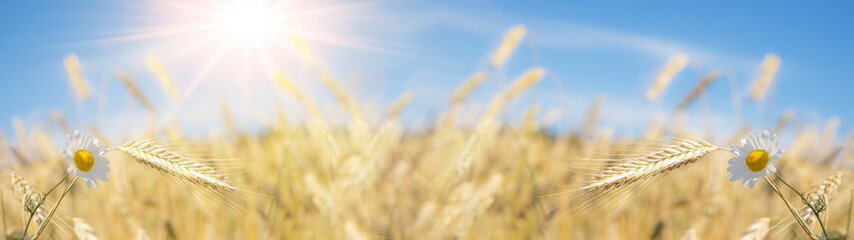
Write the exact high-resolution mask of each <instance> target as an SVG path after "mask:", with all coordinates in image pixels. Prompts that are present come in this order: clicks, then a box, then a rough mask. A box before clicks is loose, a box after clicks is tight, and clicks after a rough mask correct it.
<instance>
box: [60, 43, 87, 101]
mask: <svg viewBox="0 0 854 240" xmlns="http://www.w3.org/2000/svg"><path fill="white" fill-rule="evenodd" d="M63 63H64V64H65V71H66V72H68V80H69V81H71V85H74V90H77V96H78V97H80V99H82V100H86V99H89V88H88V87H87V86H86V79H85V78H83V71H82V70H81V68H80V61H79V60H77V55H75V54H73V53H69V54H68V55H66V56H65V59H64V60H63Z"/></svg>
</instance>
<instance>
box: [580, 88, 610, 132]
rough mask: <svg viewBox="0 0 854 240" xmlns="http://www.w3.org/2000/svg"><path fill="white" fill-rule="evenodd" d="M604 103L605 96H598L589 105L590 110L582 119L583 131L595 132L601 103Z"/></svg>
mask: <svg viewBox="0 0 854 240" xmlns="http://www.w3.org/2000/svg"><path fill="white" fill-rule="evenodd" d="M604 101H605V95H603V94H599V95H597V96H596V99H593V102H592V103H590V109H588V110H587V116H586V117H585V118H584V131H586V132H588V133H594V132H595V131H596V123H597V122H598V121H599V115H600V112H601V111H602V102H604Z"/></svg>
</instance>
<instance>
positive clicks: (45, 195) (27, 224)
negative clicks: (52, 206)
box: [22, 173, 69, 239]
mask: <svg viewBox="0 0 854 240" xmlns="http://www.w3.org/2000/svg"><path fill="white" fill-rule="evenodd" d="M68 174H69V173H65V176H62V180H59V182H57V183H56V185H53V187H52V188H50V190H47V192H46V193H45V194H44V196H42V199H40V200H39V204H38V205H36V208H35V209H39V208H40V207H42V205H44V202H45V200H46V199H47V196H48V195H50V193H51V192H53V190H54V189H56V187H58V186H59V184H62V182H65V179H67V178H68ZM35 215H36V212H35V210H34V211H33V212H32V213H30V217H29V218H27V223H26V224H25V225H24V233H23V235H22V239H24V238H26V237H27V230H28V229H29V228H30V223H31V222H32V221H33V217H34V216H35Z"/></svg>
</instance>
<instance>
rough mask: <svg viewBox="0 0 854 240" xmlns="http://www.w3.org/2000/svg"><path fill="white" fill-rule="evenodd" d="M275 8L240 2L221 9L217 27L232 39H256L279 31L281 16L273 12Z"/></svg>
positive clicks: (256, 3)
mask: <svg viewBox="0 0 854 240" xmlns="http://www.w3.org/2000/svg"><path fill="white" fill-rule="evenodd" d="M274 10H276V7H275V6H264V5H262V4H260V3H258V2H240V3H237V4H235V5H233V6H230V7H226V8H223V9H222V10H221V14H220V16H219V20H220V21H219V27H220V28H221V29H222V30H223V31H224V32H226V33H227V34H229V35H231V36H234V37H241V38H254V39H257V38H259V37H261V36H264V35H269V34H272V33H273V32H274V31H276V30H279V29H277V28H280V27H281V26H282V25H280V24H279V23H280V22H281V21H280V20H281V19H282V17H283V16H281V15H279V14H277V12H275V11H274Z"/></svg>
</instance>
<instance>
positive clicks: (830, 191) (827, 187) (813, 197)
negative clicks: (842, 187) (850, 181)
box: [801, 172, 843, 225]
mask: <svg viewBox="0 0 854 240" xmlns="http://www.w3.org/2000/svg"><path fill="white" fill-rule="evenodd" d="M842 175H843V174H842V172H836V174H833V175H831V176H829V177H827V178H825V179H824V180H822V181H821V184H819V185H818V187H816V188H815V189H813V190H812V192H811V193H812V194H810V195H809V196H810V201H812V202H817V201H818V200H819V198H824V200H825V203H827V202H830V197H832V196H833V195H835V193H836V190H837V189H838V188H839V184H841V183H842ZM801 212H802V213H801V218H803V219H804V222H805V223H807V224H809V225H811V224H813V223H815V220H816V219H815V214H813V212H812V210H811V209H809V208H806V207H805V209H803V210H801ZM825 215H826V214H825Z"/></svg>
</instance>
